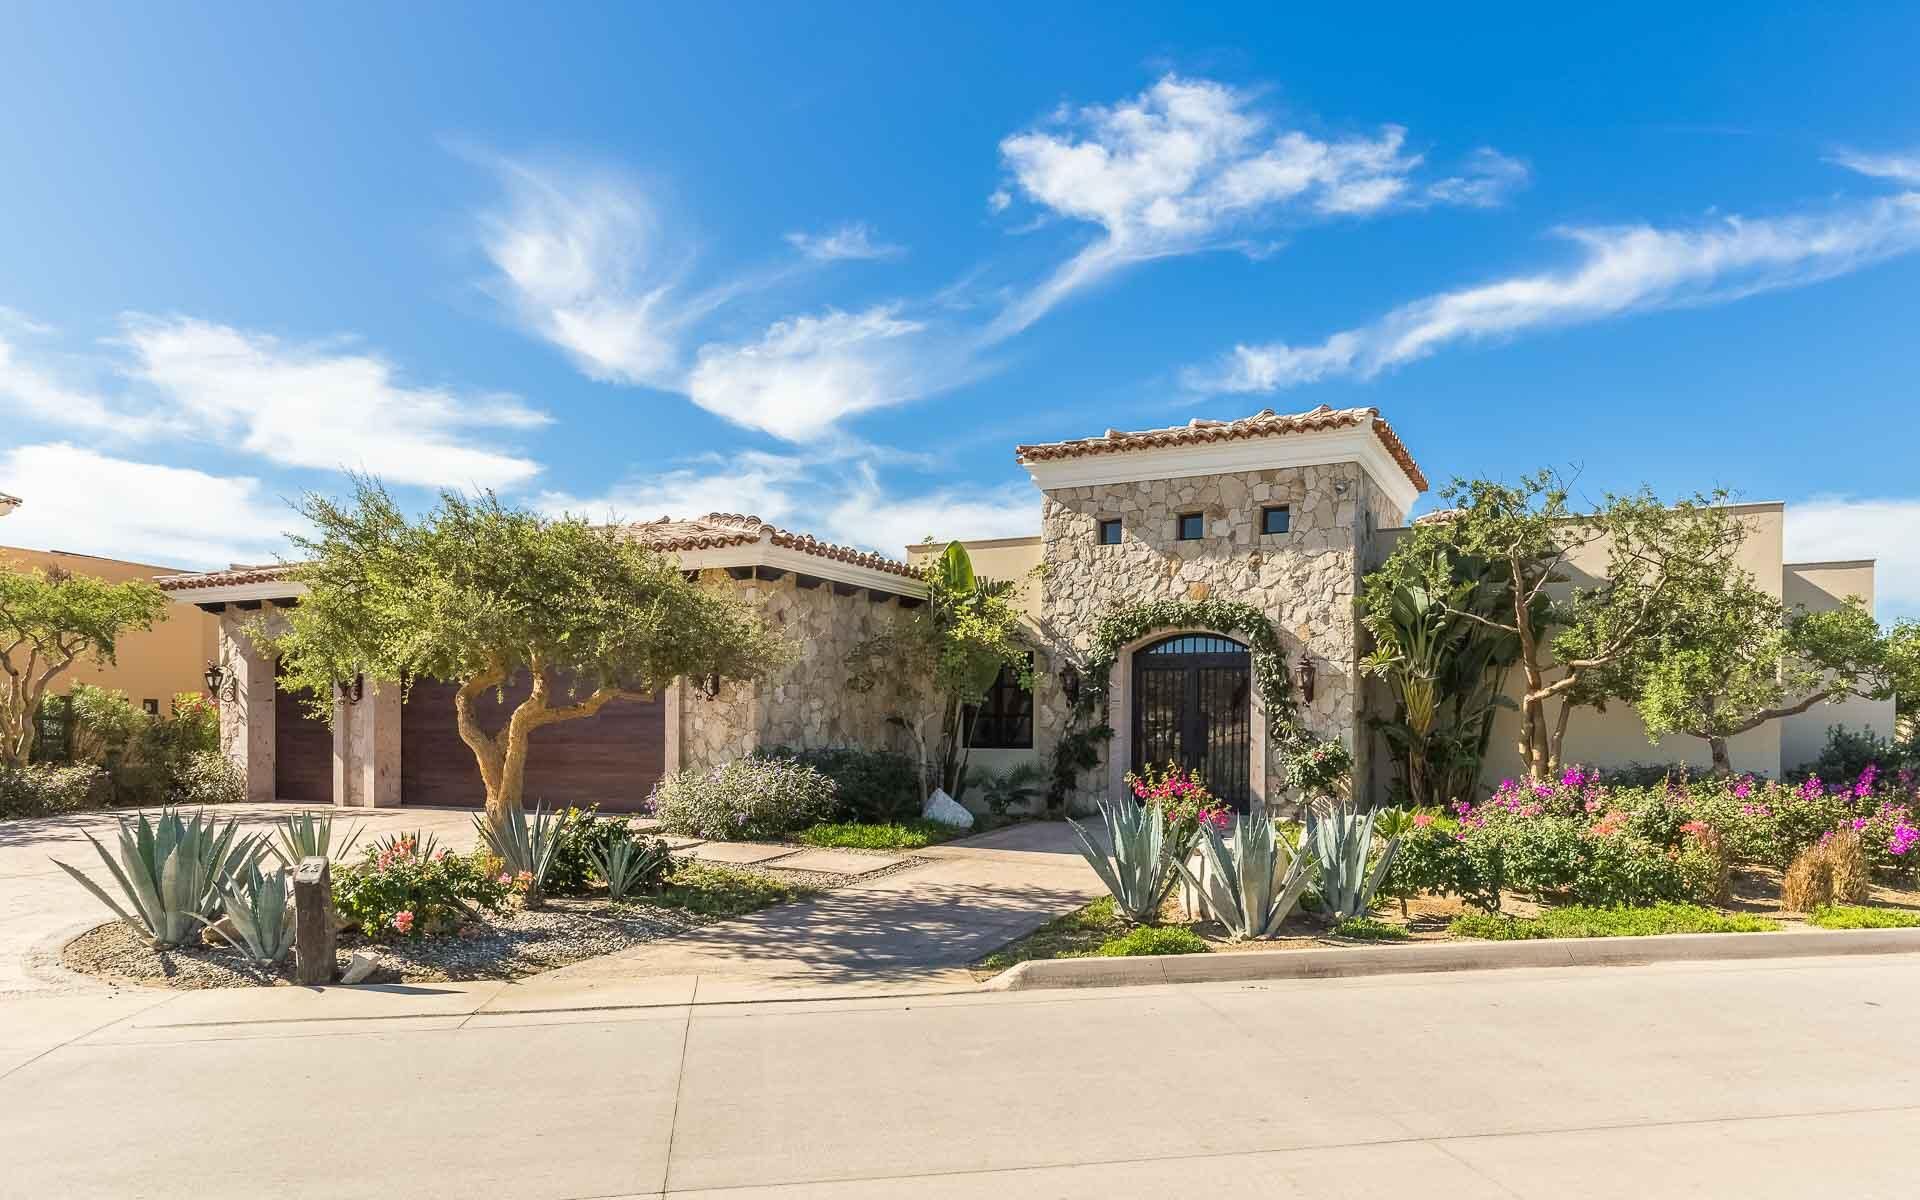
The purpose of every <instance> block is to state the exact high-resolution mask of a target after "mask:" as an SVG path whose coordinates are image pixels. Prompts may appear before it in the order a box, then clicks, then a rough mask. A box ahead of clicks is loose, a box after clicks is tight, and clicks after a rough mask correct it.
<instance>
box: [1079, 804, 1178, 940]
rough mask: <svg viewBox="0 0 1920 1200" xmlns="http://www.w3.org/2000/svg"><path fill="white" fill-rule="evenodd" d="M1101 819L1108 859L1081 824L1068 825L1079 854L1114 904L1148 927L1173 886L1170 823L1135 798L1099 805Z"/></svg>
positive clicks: (1149, 806)
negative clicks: (1168, 831) (1147, 924)
mask: <svg viewBox="0 0 1920 1200" xmlns="http://www.w3.org/2000/svg"><path fill="white" fill-rule="evenodd" d="M1100 819H1101V821H1102V822H1104V823H1105V825H1106V828H1107V843H1108V845H1110V846H1112V847H1113V852H1112V854H1111V855H1109V854H1108V853H1107V852H1106V851H1105V850H1104V849H1102V848H1101V847H1100V844H1099V843H1098V842H1096V841H1094V839H1093V837H1092V835H1090V834H1089V833H1088V832H1087V831H1086V830H1085V829H1084V828H1082V827H1081V825H1080V823H1079V822H1078V821H1068V822H1067V824H1068V825H1069V826H1071V827H1072V829H1073V833H1074V836H1075V837H1076V838H1078V839H1079V840H1080V853H1081V854H1082V855H1083V856H1084V857H1085V858H1086V860H1087V862H1088V863H1089V864H1090V865H1091V866H1092V867H1093V869H1094V872H1095V873H1096V874H1098V875H1099V876H1100V882H1102V883H1104V884H1106V885H1107V890H1108V891H1109V892H1112V893H1113V900H1114V904H1115V905H1116V906H1117V907H1118V908H1119V909H1120V912H1121V915H1123V916H1125V917H1126V918H1127V919H1128V920H1130V921H1136V922H1140V923H1146V922H1149V921H1152V920H1153V919H1154V918H1155V917H1157V916H1159V915H1160V903H1161V901H1163V900H1165V899H1166V896H1167V890H1168V889H1169V888H1170V887H1171V886H1172V882H1173V861H1172V856H1171V855H1170V854H1168V853H1167V831H1166V823H1165V822H1164V821H1163V820H1162V819H1161V817H1160V810H1159V809H1157V808H1155V807H1154V806H1152V805H1150V804H1140V803H1137V802H1136V801H1134V800H1132V799H1122V800H1112V799H1104V800H1102V801H1100Z"/></svg>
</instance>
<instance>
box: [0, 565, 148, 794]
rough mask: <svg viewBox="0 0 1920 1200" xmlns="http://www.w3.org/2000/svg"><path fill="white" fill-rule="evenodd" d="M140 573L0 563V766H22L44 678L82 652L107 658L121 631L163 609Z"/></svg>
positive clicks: (43, 690) (29, 749) (47, 682)
mask: <svg viewBox="0 0 1920 1200" xmlns="http://www.w3.org/2000/svg"><path fill="white" fill-rule="evenodd" d="M167 604H168V600H167V597H166V593H164V592H162V591H161V590H160V589H159V588H157V587H155V586H154V585H153V584H151V583H148V582H147V581H145V580H142V579H136V580H130V581H128V582H126V583H108V582H107V581H106V580H104V579H98V578H95V577H94V576H92V575H77V574H74V573H73V572H70V571H66V570H62V569H60V568H57V567H56V568H52V569H41V568H34V569H33V570H21V569H19V568H16V567H7V568H5V569H0V670H3V671H5V672H6V691H5V692H4V693H0V766H8V767H20V766H25V765H26V763H27V760H28V758H29V756H30V755H31V754H32V752H33V735H34V718H35V717H37V716H38V715H39V713H40V705H41V704H42V703H43V702H44V701H45V700H46V696H47V688H48V686H49V685H50V684H51V683H52V682H53V681H54V680H55V679H56V678H58V677H59V675H60V674H61V673H62V672H64V671H65V670H67V668H69V667H71V666H73V664H74V663H76V662H78V661H79V660H81V659H82V658H87V659H91V660H93V661H95V662H100V663H112V662H113V661H114V654H115V651H116V650H117V649H118V646H119V642H120V638H121V637H123V636H124V635H126V634H127V633H130V632H134V631H138V630H147V629H152V628H153V627H154V625H155V623H157V622H158V621H160V619H161V618H163V617H164V616H166V612H167Z"/></svg>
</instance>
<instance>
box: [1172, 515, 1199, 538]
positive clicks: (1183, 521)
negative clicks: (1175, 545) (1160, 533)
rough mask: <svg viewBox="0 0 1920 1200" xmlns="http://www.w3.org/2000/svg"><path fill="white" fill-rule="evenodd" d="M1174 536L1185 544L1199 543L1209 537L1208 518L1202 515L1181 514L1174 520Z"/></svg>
mask: <svg viewBox="0 0 1920 1200" xmlns="http://www.w3.org/2000/svg"><path fill="white" fill-rule="evenodd" d="M1173 536H1174V537H1176V538H1178V539H1180V540H1181V541H1183V542H1197V541H1199V540H1200V539H1201V538H1203V537H1205V536H1207V518H1206V516H1205V515H1204V514H1202V513H1181V514H1180V515H1179V516H1178V517H1175V518H1174V522H1173Z"/></svg>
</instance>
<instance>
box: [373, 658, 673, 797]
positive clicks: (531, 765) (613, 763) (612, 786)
mask: <svg viewBox="0 0 1920 1200" xmlns="http://www.w3.org/2000/svg"><path fill="white" fill-rule="evenodd" d="M453 693H454V686H453V685H452V684H450V683H440V682H438V681H436V680H428V679H421V680H417V681H415V683H414V685H413V690H412V691H411V692H410V693H408V696H407V702H406V704H405V705H404V706H402V708H401V709H400V800H401V803H403V804H435V805H450V806H461V807H473V808H478V807H480V806H481V805H482V804H484V803H485V802H486V788H485V786H484V785H482V784H481V782H480V768H479V766H478V764H476V763H475V762H474V760H473V751H472V750H470V749H469V748H468V747H467V744H466V743H465V742H463V741H461V740H460V730H459V728H458V727H457V725H456V724H455V720H454V714H453ZM526 696H527V683H526V681H525V680H521V681H519V682H518V683H517V684H516V685H515V686H513V687H510V688H508V689H507V690H506V696H505V700H504V703H496V702H495V700H494V696H493V694H491V693H489V694H488V695H487V696H486V697H485V698H483V699H482V700H481V702H480V705H479V709H480V724H481V725H482V726H483V727H484V728H486V729H489V730H496V729H499V728H500V727H501V726H503V725H505V724H506V722H507V717H508V715H509V714H511V713H512V712H513V709H514V706H515V705H517V704H519V703H520V701H522V700H524V699H526ZM666 728H667V720H666V704H665V702H664V701H663V700H661V699H660V698H658V697H656V698H654V699H652V700H615V701H612V702H610V703H609V704H608V705H607V706H606V707H605V708H602V709H601V710H600V711H599V712H597V713H595V714H594V715H593V716H591V717H582V718H580V719H579V720H575V721H561V722H558V723H556V724H553V725H545V726H542V727H541V728H539V729H536V730H534V731H533V735H532V737H531V738H530V739H529V742H528V746H527V789H526V800H527V805H528V806H529V807H532V806H533V805H535V804H539V803H542V802H544V803H545V804H546V805H547V806H548V807H549V808H562V807H565V806H566V805H569V804H578V805H581V806H582V807H584V806H586V805H589V804H598V805H599V806H600V807H601V809H602V810H603V811H606V812H635V811H637V810H638V809H639V808H640V806H641V805H642V804H643V803H645V801H646V799H647V796H648V794H649V793H651V792H652V791H653V785H654V784H655V783H658V782H659V781H660V776H661V774H662V773H663V772H664V771H665V769H666V762H667V740H666Z"/></svg>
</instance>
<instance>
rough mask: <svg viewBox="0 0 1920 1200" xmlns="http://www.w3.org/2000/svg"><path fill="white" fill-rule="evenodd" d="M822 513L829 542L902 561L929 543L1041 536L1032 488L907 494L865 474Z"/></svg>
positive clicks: (820, 517)
mask: <svg viewBox="0 0 1920 1200" xmlns="http://www.w3.org/2000/svg"><path fill="white" fill-rule="evenodd" d="M817 511H818V520H819V523H820V527H821V528H822V529H823V530H825V531H826V532H825V533H824V534H823V536H825V537H828V538H831V539H832V540H834V541H837V542H845V543H847V544H849V545H855V546H864V547H867V548H869V549H873V550H878V551H879V552H881V553H882V554H889V555H893V556H895V557H901V556H903V555H904V554H905V552H906V547H908V546H911V545H914V544H916V543H918V542H920V541H923V540H925V539H928V538H933V539H936V540H950V539H954V538H996V537H1022V536H1025V535H1028V534H1036V533H1039V532H1040V494H1039V493H1038V492H1036V491H1035V490H1034V489H1033V487H1032V485H1031V484H1026V483H1010V484H1007V485H1005V486H1003V487H994V488H954V487H945V488H937V489H935V490H933V491H928V492H917V493H901V492H898V491H890V490H889V489H887V488H885V487H883V486H881V484H880V481H879V479H878V478H877V476H876V475H875V473H874V472H873V471H872V470H871V469H864V468H863V469H860V470H858V471H856V472H855V473H854V475H853V477H852V478H851V479H850V480H848V482H847V485H846V486H845V487H844V488H843V489H842V490H840V491H839V492H838V495H837V497H836V498H835V500H834V502H833V503H831V504H829V505H827V506H825V507H824V508H821V509H819V510H817Z"/></svg>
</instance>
